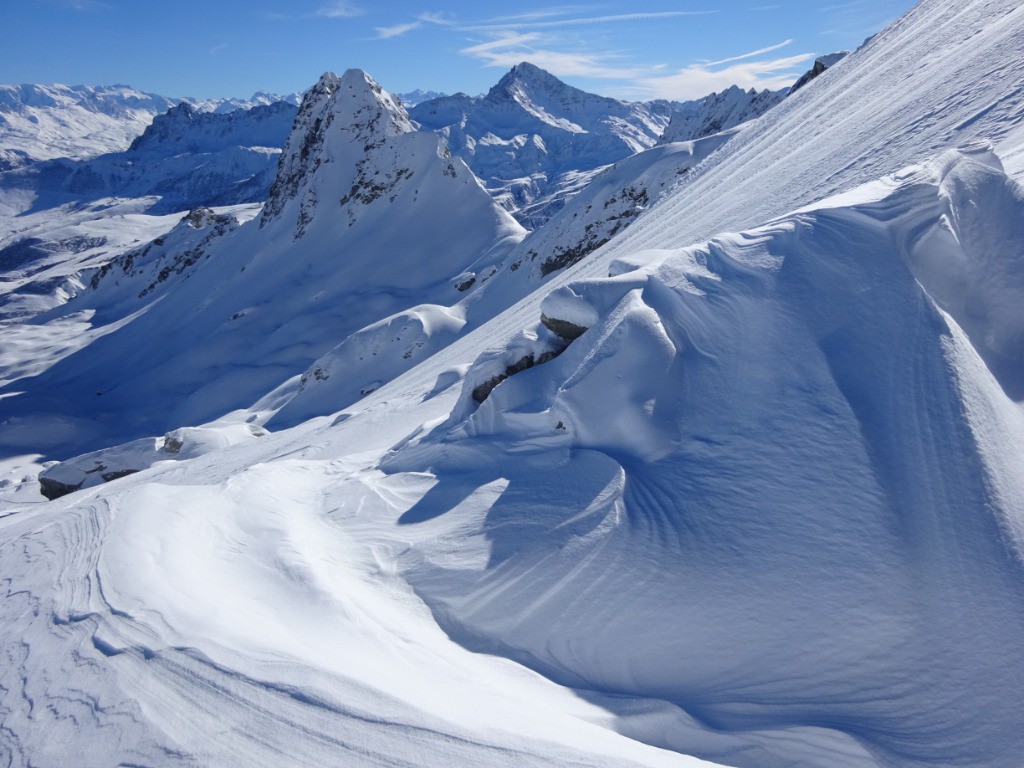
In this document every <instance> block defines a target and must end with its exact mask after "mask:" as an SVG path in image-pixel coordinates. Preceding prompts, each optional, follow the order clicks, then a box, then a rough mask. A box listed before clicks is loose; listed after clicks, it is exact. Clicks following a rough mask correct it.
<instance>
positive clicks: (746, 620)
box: [382, 150, 1024, 766]
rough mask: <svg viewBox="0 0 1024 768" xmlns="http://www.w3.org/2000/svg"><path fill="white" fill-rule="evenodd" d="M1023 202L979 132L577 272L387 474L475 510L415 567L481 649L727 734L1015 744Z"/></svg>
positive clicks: (896, 760) (885, 752)
mask: <svg viewBox="0 0 1024 768" xmlns="http://www.w3.org/2000/svg"><path fill="white" fill-rule="evenodd" d="M1021 222H1024V190H1022V189H1021V187H1020V186H1018V185H1017V184H1015V183H1014V182H1012V181H1011V180H1009V179H1008V178H1007V177H1006V176H1005V175H1004V174H1003V173H1002V169H1001V168H1000V167H999V165H998V161H996V160H995V159H994V158H993V157H992V156H991V155H990V154H988V153H987V152H984V151H980V150H979V151H973V152H972V153H970V154H969V155H964V154H960V153H955V152H953V153H948V154H946V155H944V156H942V157H941V158H939V159H938V160H936V161H935V162H934V163H931V164H928V165H925V166H922V167H915V168H908V169H905V170H903V171H901V172H900V173H899V174H897V175H896V176H894V177H890V178H888V179H885V180H883V181H881V182H879V183H877V184H873V185H870V186H869V187H866V188H862V189H859V190H856V191H854V192H851V193H849V194H847V195H845V196H843V197H842V198H837V199H832V200H826V201H824V202H822V203H820V204H818V205H816V206H814V207H813V208H809V209H806V210H803V211H801V212H798V213H796V214H794V215H791V216H787V217H784V218H782V219H779V220H776V221H775V222H773V223H771V224H770V225H768V226H766V227H763V228H761V229H757V230H752V231H748V232H744V233H740V234H735V235H722V236H719V237H716V238H715V239H714V240H712V241H710V242H708V243H706V244H701V245H698V246H693V247H690V248H686V249H682V250H669V251H665V250H662V251H656V252H650V251H649V252H646V253H637V254H634V255H633V256H632V258H630V259H629V260H625V261H620V262H616V263H613V264H612V265H611V266H610V272H611V273H612V276H611V277H608V278H602V279H590V280H584V281H577V282H569V283H567V284H565V285H564V286H563V287H561V288H559V289H558V290H556V291H554V292H552V293H550V294H549V295H548V296H547V297H546V298H545V299H544V301H543V302H542V304H541V305H540V315H541V317H543V319H544V324H543V326H541V325H540V324H539V323H538V324H536V326H535V329H534V330H532V331H530V332H529V333H528V334H526V335H525V336H522V337H519V338H515V339H513V340H512V341H510V342H509V344H508V346H507V347H506V348H505V349H503V350H500V351H499V352H497V353H487V354H484V355H483V356H481V357H480V358H479V359H478V361H477V362H476V363H475V364H474V366H473V367H472V368H471V369H470V370H469V371H468V373H467V374H466V376H465V384H464V385H463V388H462V393H461V396H460V399H459V401H458V403H457V404H456V406H455V408H454V409H453V411H452V413H451V415H450V417H449V419H448V421H447V422H445V423H443V424H441V425H440V426H438V427H436V428H435V429H434V430H433V431H432V432H430V433H427V434H425V435H424V434H420V435H418V436H414V439H413V440H412V442H410V443H407V444H406V445H404V446H401V447H399V450H398V451H397V452H395V453H393V454H392V455H391V456H389V457H388V458H386V459H385V461H384V463H383V465H382V466H383V468H384V469H385V470H386V471H389V472H397V473H405V472H410V471H411V472H424V471H429V472H430V473H431V474H433V476H434V477H435V478H436V485H435V486H434V487H432V488H431V490H430V492H429V493H427V494H426V495H425V496H423V497H422V498H421V499H420V500H419V501H418V502H417V503H416V504H415V505H413V506H412V507H411V508H409V509H408V511H407V512H405V514H404V516H403V521H404V522H406V523H407V524H410V525H415V524H418V523H426V522H427V521H430V520H432V519H435V518H437V517H438V516H443V515H447V516H450V517H451V518H452V519H449V520H447V523H446V525H448V526H456V527H458V526H466V527H467V528H466V535H464V536H463V537H462V539H461V541H460V542H455V541H452V540H451V539H447V540H444V541H441V540H438V541H437V542H436V543H435V544H433V545H432V544H425V545H423V546H422V547H420V548H418V550H417V551H414V552H412V553H410V554H409V555H408V556H407V557H406V558H405V561H406V567H407V568H408V574H409V578H410V579H411V581H412V583H413V584H414V586H415V588H416V589H417V592H418V593H419V594H421V595H423V596H424V597H425V599H426V600H427V601H428V603H429V604H431V606H432V608H433V610H434V613H435V615H436V616H438V617H439V618H440V619H441V621H442V623H443V624H444V625H445V626H446V627H447V628H448V631H449V632H450V633H451V634H452V635H453V636H456V637H461V638H464V642H467V643H468V644H469V645H470V646H471V647H474V648H476V649H479V650H487V651H491V652H499V653H502V654H504V655H508V656H510V657H512V658H515V659H519V660H522V661H524V662H526V663H529V664H530V665H532V666H534V667H535V668H537V669H540V670H542V671H543V672H544V673H545V674H547V675H548V676H550V677H552V678H553V679H555V680H560V681H564V682H568V683H571V684H574V685H578V686H582V687H585V688H587V689H592V690H600V691H603V692H607V693H615V694H620V695H629V696H649V697H652V698H658V699H665V700H668V701H670V702H673V703H674V704H676V705H678V706H679V707H681V708H682V709H684V710H685V711H686V712H688V713H690V714H692V715H694V716H695V717H697V718H698V719H699V720H700V721H702V722H704V723H709V724H711V725H713V726H714V727H715V728H716V729H718V730H719V731H722V732H730V731H741V730H753V731H756V730H763V729H773V728H793V727H809V726H825V727H827V728H830V729H834V730H837V731H840V732H843V733H845V734H848V735H849V736H852V737H854V738H855V739H856V740H857V741H858V742H860V743H861V744H862V745H863V747H864V748H865V749H866V752H867V753H868V754H870V755H871V756H872V758H871V759H870V760H868V759H867V756H866V755H862V757H861V759H863V760H865V763H861V762H860V760H853V759H851V760H850V762H849V764H855V765H860V764H872V763H875V762H876V761H877V764H880V765H901V766H925V765H937V764H941V765H973V766H979V765H986V766H1011V765H1014V764H1016V763H1017V762H1019V759H1020V755H1021V754H1024V734H1022V732H1021V731H1020V729H1019V728H1017V727H1016V723H1017V720H1018V719H1019V713H1020V711H1021V708H1022V707H1024V639H1022V638H1024V588H1022V578H1024V567H1022V566H1024V513H1022V510H1024V473H1022V472H1021V470H1020V464H1019V457H1020V455H1021V453H1020V451H1021V450H1022V448H1024V418H1022V416H1021V414H1020V411H1019V410H1018V409H1016V408H1014V407H1013V406H1012V404H1011V402H1010V400H1008V399H1007V398H1006V394H1005V393H1006V392H1013V391H1017V392H1018V397H1019V396H1020V395H1019V386H1020V377H1021V375H1022V373H1024V333H1022V330H1024V311H1022V309H1021V308H1022V307H1024V281H1022V280H1020V272H1021V271H1022V270H1024V245H1022V243H1024V238H1022V234H1024V232H1022V231H1021V226H1022V225H1021ZM1011 307H1012V309H1011ZM538 319H540V318H538ZM566 347H567V348H566ZM996 349H998V350H999V351H998V352H996V351H995V350H996ZM563 350H564V351H563ZM527 356H529V359H530V363H529V364H523V363H522V361H523V360H525V359H526V358H527ZM546 358H547V359H549V360H550V361H549V362H544V360H545V359H546ZM552 358H553V359H552ZM985 361H995V364H992V362H989V364H988V366H986V362H985ZM506 376H507V378H506ZM495 379H498V380H497V381H496V382H495ZM486 382H491V386H490V389H489V390H486V389H482V388H481V385H482V384H483V383H486ZM481 400H482V401H483V402H482V404H481V403H480V401H481ZM509 456H515V457H516V459H515V461H514V462H511V463H510V462H509V460H508V457H509ZM399 476H402V475H401V474H400V475H399ZM498 478H502V481H503V483H504V485H503V489H502V492H501V494H500V496H498V497H488V498H483V497H474V496H473V494H474V493H479V491H480V489H482V488H484V487H486V486H488V484H490V483H494V482H496V481H497V479H498ZM823 478H827V481H825V482H823V480H822V479H823ZM569 484H571V485H572V487H571V489H567V486H568V485H569ZM474 498H475V501H474V500H473V499H474ZM455 499H458V500H461V499H469V500H470V501H467V502H464V503H460V504H457V505H455V506H454V507H453V506H452V504H451V500H455ZM570 499H572V501H569V500H570ZM480 540H486V541H487V542H489V547H488V548H487V550H488V557H484V558H482V557H480V556H479V553H478V549H479V543H478V542H479V541H480ZM435 546H436V549H435ZM638 628H642V631H638ZM640 734H642V737H643V738H648V739H652V740H653V742H652V743H655V744H658V745H660V746H668V747H675V748H679V749H682V750H684V751H687V752H691V753H695V754H697V755H699V756H702V757H705V758H708V759H719V760H726V759H731V760H734V761H736V763H737V764H740V765H754V766H760V765H776V764H779V765H782V764H785V765H794V764H808V765H820V764H844V765H845V764H848V763H847V762H845V761H843V760H841V759H839V757H838V754H837V755H834V756H833V759H822V758H821V757H819V758H817V759H809V758H808V756H807V755H803V756H801V755H800V754H799V753H798V752H797V753H790V754H787V749H788V747H787V745H784V744H774V745H773V744H771V743H769V742H764V743H762V744H761V745H760V746H758V747H757V748H754V749H750V750H749V751H747V752H746V753H744V754H742V755H740V754H731V755H730V754H729V753H728V752H727V751H716V750H715V749H714V748H709V746H708V745H706V744H701V741H700V739H696V738H693V736H692V735H687V732H686V729H685V728H684V727H680V728H679V729H678V730H676V731H675V733H674V734H673V733H672V732H671V731H660V732H657V733H652V732H651V731H644V729H643V728H641V729H640ZM804 761H806V763H805V762H804Z"/></svg>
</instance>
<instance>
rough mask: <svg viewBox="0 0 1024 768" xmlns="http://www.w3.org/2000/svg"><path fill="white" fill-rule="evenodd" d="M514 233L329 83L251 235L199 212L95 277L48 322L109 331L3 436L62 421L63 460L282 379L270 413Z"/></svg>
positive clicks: (313, 101)
mask: <svg viewBox="0 0 1024 768" xmlns="http://www.w3.org/2000/svg"><path fill="white" fill-rule="evenodd" d="M193 219H195V221H193ZM523 234H524V232H523V230H522V229H521V228H520V227H519V226H518V225H517V224H516V223H515V221H514V220H513V219H512V218H511V217H509V216H508V215H507V214H505V213H504V212H503V211H502V210H501V209H500V208H498V207H497V206H496V205H495V203H494V202H493V201H492V200H491V198H490V196H489V195H488V194H487V193H486V191H485V190H484V189H483V188H482V187H481V186H480V184H479V182H478V181H477V180H476V178H475V177H474V176H473V174H472V173H471V172H470V171H469V169H468V168H466V166H465V164H464V163H462V161H461V160H458V159H457V158H451V157H450V156H449V155H448V152H447V150H446V148H445V147H444V145H443V143H441V142H440V141H439V139H438V138H437V137H436V136H435V135H433V134H430V133H422V132H417V131H414V130H413V128H412V124H411V123H410V121H409V119H408V116H407V115H406V113H405V112H404V110H403V109H402V108H401V107H400V106H399V105H398V104H397V102H395V100H394V99H393V98H392V97H391V96H390V95H389V94H387V93H386V92H385V91H383V90H382V89H381V88H380V86H378V85H377V84H376V83H375V82H374V81H373V80H372V79H371V78H369V77H368V76H367V75H366V74H365V73H363V72H360V71H356V70H350V71H349V72H346V73H345V75H344V76H342V77H340V78H339V77H338V76H336V75H333V74H327V75H325V76H324V77H323V78H322V79H321V80H320V82H319V83H318V84H317V85H316V86H315V87H314V88H313V89H311V90H310V92H309V93H308V94H307V96H306V98H305V100H304V102H303V106H302V108H301V109H300V110H299V113H298V115H297V117H296V120H295V126H294V129H293V132H292V134H291V136H290V137H289V139H288V141H287V143H286V145H285V150H284V154H283V156H282V158H281V162H280V166H279V170H278V176H277V179H276V181H275V183H274V185H273V188H272V191H271V196H270V200H269V202H268V203H267V205H266V206H265V207H264V209H263V213H262V215H261V216H260V217H259V219H258V220H254V221H252V222H251V223H248V224H245V225H242V226H240V227H237V228H236V227H235V226H234V223H233V222H232V221H230V220H229V221H223V220H220V219H218V218H217V217H212V216H210V215H208V214H205V213H202V212H195V213H194V214H193V215H190V216H189V217H188V219H186V221H185V222H182V223H181V224H179V225H178V228H177V229H176V230H175V231H174V232H172V233H170V234H168V235H166V236H165V237H164V238H161V240H162V242H160V243H157V242H155V241H154V242H153V243H152V244H150V245H148V246H143V247H140V248H139V249H136V250H135V251H133V252H131V253H130V254H128V255H127V256H126V257H124V258H122V259H120V260H119V261H117V262H116V263H114V264H112V265H111V266H110V267H109V268H107V269H104V270H101V271H100V273H97V275H95V289H94V290H89V291H86V292H84V293H82V294H80V295H79V296H78V297H77V298H76V299H75V300H74V301H71V302H69V303H68V304H67V305H66V306H65V307H64V308H63V309H62V310H61V311H60V313H59V314H60V315H61V316H72V315H74V314H75V313H80V312H85V311H89V312H90V313H93V314H92V317H93V320H94V322H96V323H97V325H98V326H100V325H102V326H104V327H106V328H107V329H109V331H110V332H108V333H106V335H104V336H102V337H101V338H99V339H96V341H95V342H94V343H93V344H89V345H87V346H86V347H83V348H81V349H79V350H78V351H76V352H75V353H74V354H72V355H71V356H69V357H66V358H64V359H63V360H61V361H60V362H59V363H57V364H56V365H53V366H52V367H50V368H48V369H47V370H46V371H44V372H42V373H40V374H39V375H38V376H37V377H36V379H35V380H34V382H33V383H32V384H31V385H30V386H28V385H27V386H26V387H25V388H24V389H22V390H18V391H21V392H23V393H24V397H25V398H27V399H22V395H13V396H12V397H10V398H5V399H3V400H0V420H3V419H4V418H7V417H13V418H15V419H16V420H18V421H19V423H30V422H31V420H32V417H31V416H29V414H30V413H35V414H36V416H37V417H39V418H42V416H41V414H50V416H49V417H47V418H51V417H52V418H57V419H61V418H65V419H66V420H67V422H68V424H70V425H71V427H70V428H69V430H67V431H63V432H61V434H60V436H59V437H56V436H55V437H54V441H53V443H52V444H51V445H52V447H53V448H54V450H57V451H60V452H62V453H63V454H64V456H68V455H73V452H77V453H80V452H82V449H83V448H84V447H86V446H88V447H89V448H99V447H103V446H104V445H110V444H113V443H116V442H119V441H121V440H124V439H126V438H128V437H133V438H137V437H141V436H145V435H148V434H162V433H163V432H165V431H167V430H169V429H173V428H175V427H179V426H183V425H194V424H200V423H203V422H205V421H208V420H210V419H213V418H217V417H219V416H221V415H223V414H225V413H227V412H228V411H231V410H234V409H237V408H242V407H246V406H250V405H252V404H253V403H254V402H255V401H256V400H257V399H259V398H260V397H261V396H263V395H264V394H266V393H267V392H269V391H271V390H272V389H274V388H275V387H277V386H278V385H281V384H282V383H284V382H286V381H288V380H291V379H294V381H293V383H291V384H289V385H288V387H286V388H285V390H282V393H281V394H279V395H278V396H277V397H278V399H279V400H280V399H283V398H285V396H286V394H287V393H290V392H292V391H293V390H294V389H295V388H296V387H298V385H299V381H298V379H299V375H300V374H301V373H302V371H303V370H305V369H306V368H307V367H308V366H310V365H311V364H312V363H313V362H314V361H315V360H316V359H317V358H318V357H319V356H321V355H322V354H324V353H325V352H327V351H328V350H329V349H330V348H331V347H333V346H335V345H337V344H339V343H340V342H342V341H343V340H344V339H345V338H346V337H348V336H349V335H350V334H352V333H353V332H355V331H358V330H359V329H360V328H362V327H364V326H366V325H368V324H372V323H374V322H376V321H377V320H381V319H383V318H387V317H389V316H391V315H393V314H395V313H398V312H400V311H403V310H406V309H407V308H409V307H410V306H415V305H416V304H421V303H422V304H439V305H445V304H449V303H454V302H455V301H457V300H458V299H459V298H461V295H460V294H459V292H458V291H457V290H456V287H455V285H454V282H453V279H454V278H455V277H456V276H458V275H460V274H462V273H464V272H465V271H466V270H468V269H471V268H473V266H474V265H475V264H477V263H478V262H479V263H484V264H499V263H501V262H502V260H503V259H504V257H505V255H506V254H507V252H508V250H509V249H510V248H511V247H512V246H514V245H515V244H516V243H517V242H518V241H519V240H520V239H521V238H522V236H523ZM168 328H175V329H177V330H176V332H175V333H174V334H172V335H170V336H169V335H168V333H167V329H168ZM153 339H160V340H161V343H160V344H158V345H154V344H152V343H151V340H153ZM414 362H415V360H410V361H409V362H408V365H410V366H411V365H412V364H413V363H414ZM20 383H21V384H26V382H24V381H22V382H20ZM12 386H17V385H12ZM11 391H12V392H13V391H14V390H11ZM84 392H89V393H91V394H90V395H89V397H90V398H95V399H93V400H89V401H88V403H86V402H83V395H82V393H84ZM99 398H102V399H101V400H100V399H99ZM18 400H20V401H21V402H20V403H17V402H15V401H18ZM29 400H31V401H32V404H31V405H30V404H29V402H28V401H29ZM171 403H173V405H169V404H171ZM101 404H102V405H101ZM58 414H59V415H58ZM3 439H4V438H3V437H2V436H0V441H2V440H3ZM97 441H98V442H97Z"/></svg>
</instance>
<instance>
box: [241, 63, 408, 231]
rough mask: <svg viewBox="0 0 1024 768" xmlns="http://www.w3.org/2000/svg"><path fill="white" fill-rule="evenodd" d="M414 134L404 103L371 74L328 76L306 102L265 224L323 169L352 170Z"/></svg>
mask: <svg viewBox="0 0 1024 768" xmlns="http://www.w3.org/2000/svg"><path fill="white" fill-rule="evenodd" d="M414 130H415V128H414V126H413V124H412V121H411V120H410V119H409V114H408V113H407V112H406V111H405V109H404V108H403V107H402V106H401V104H400V103H399V102H398V100H397V99H396V98H395V97H393V96H392V95H391V94H390V93H388V92H387V91H385V90H384V89H383V88H381V87H380V86H379V85H378V84H377V81H376V80H374V79H373V78H372V77H370V75H368V74H367V73H366V72H363V71H362V70H361V69H349V70H346V72H345V73H344V74H343V75H342V76H341V77H338V75H336V74H335V73H333V72H325V73H324V74H323V75H321V77H320V79H319V80H318V81H317V83H316V85H314V86H313V87H312V88H310V89H309V90H308V91H307V92H306V94H305V96H304V97H303V99H302V106H300V107H299V113H298V115H296V117H295V124H294V126H293V127H292V132H291V135H290V136H289V137H288V141H287V143H286V144H285V148H284V152H283V154H282V155H281V161H280V164H279V166H278V173H277V178H276V179H275V181H274V184H273V186H272V187H271V190H270V199H269V200H268V201H267V205H266V207H265V208H264V209H263V214H262V218H261V224H266V223H267V222H268V221H269V220H270V219H272V218H274V217H276V216H277V215H278V214H280V213H281V211H283V210H284V208H285V207H286V205H287V204H288V202H289V201H290V200H294V199H295V198H296V197H299V196H301V194H302V192H301V190H302V189H303V188H307V187H309V181H310V180H311V179H312V177H313V175H314V174H315V173H316V171H317V169H318V168H320V166H321V165H326V164H330V163H340V164H341V166H345V167H347V166H349V165H351V164H354V163H356V162H358V161H359V160H360V159H361V158H364V157H365V156H366V154H367V153H368V152H369V151H370V150H372V149H376V148H378V147H380V146H382V145H383V144H384V143H385V142H386V141H387V140H388V139H391V138H394V137H396V136H400V135H402V134H405V133H409V132H411V131H414ZM311 189H312V188H309V189H307V192H308V194H307V195H306V196H307V197H309V198H310V200H309V201H306V202H305V203H304V204H303V205H304V206H305V208H308V209H311V208H312V207H314V205H313V198H315V197H316V194H315V193H314V192H312V191H310V190H311ZM301 229H302V226H300V227H299V230H301Z"/></svg>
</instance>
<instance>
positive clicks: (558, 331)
mask: <svg viewBox="0 0 1024 768" xmlns="http://www.w3.org/2000/svg"><path fill="white" fill-rule="evenodd" d="M540 322H541V324H542V325H543V326H544V327H545V328H547V329H548V330H549V331H551V332H552V333H553V334H555V335H556V336H558V337H559V338H561V339H565V340H566V341H567V342H572V341H576V339H578V338H579V337H580V336H582V335H583V334H584V333H586V332H587V329H586V328H584V327H583V326H582V325H576V324H575V323H570V322H569V321H568V320H559V319H558V318H554V317H548V316H547V315H545V314H543V313H542V314H541V316H540Z"/></svg>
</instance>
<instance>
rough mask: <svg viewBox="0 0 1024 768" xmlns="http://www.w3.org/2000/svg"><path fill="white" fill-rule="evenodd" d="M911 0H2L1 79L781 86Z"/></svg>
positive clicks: (277, 88) (245, 86)
mask: <svg viewBox="0 0 1024 768" xmlns="http://www.w3.org/2000/svg"><path fill="white" fill-rule="evenodd" d="M912 5H913V2H912V0H742V1H741V0H681V1H676V2H671V1H669V0H648V1H646V2H630V3H624V2H602V3H574V4H565V5H551V4H545V3H543V2H531V1H530V0H517V2H515V3H502V4H498V3H480V2H468V0H439V1H438V2H430V0H424V2H419V1H413V0H289V1H287V2H286V1H285V0H206V1H205V2H196V1H195V0H173V1H172V2H158V1H157V0H0V13H2V18H3V30H4V34H3V36H2V44H0V82H2V83H25V82H43V83H49V82H63V83H69V84H78V83H86V84H93V85H99V84H113V83H126V84H129V85H133V86H135V87H137V88H140V89H143V90H147V91H153V92H156V93H161V94H164V95H167V96H195V97H200V98H205V97H216V96H248V95H250V94H252V93H253V92H254V91H256V90H268V91H274V92H278V93H288V92H292V91H301V90H304V89H305V88H307V87H309V86H310V85H311V84H312V83H313V82H314V81H315V80H316V78H317V77H318V76H319V75H320V73H321V72H323V71H324V70H328V69H330V70H334V71H338V72H341V71H343V70H345V69H347V68H349V67H360V68H362V69H365V70H366V71H368V72H369V73H370V74H371V75H373V76H374V77H375V78H376V79H377V80H378V81H379V82H380V83H381V84H382V85H383V86H384V87H385V88H387V89H388V90H391V91H396V92H403V91H409V90H412V89H414V88H424V89H432V90H440V91H445V92H449V93H451V92H455V91H465V92H467V93H471V94H476V93H481V92H483V91H486V90H487V88H489V87H490V86H491V85H493V84H494V83H495V82H496V81H497V80H498V78H499V77H500V76H501V74H502V73H503V72H504V70H506V69H508V68H509V67H511V66H512V65H513V64H514V63H516V62H518V61H522V60H527V61H532V62H533V63H535V64H537V65H538V66H541V67H543V68H545V69H547V70H549V71H551V72H553V73H554V74H556V75H558V76H559V77H561V78H562V79H564V80H565V81H566V82H569V83H571V84H573V85H576V86H578V87H581V88H584V89H585V90H589V91H592V92H595V93H603V94H608V95H611V96H617V97H620V98H633V99H641V98H655V97H662V98H677V99H686V98H696V97H699V96H703V95H705V94H707V93H709V92H711V91H714V90H721V89H722V88H724V87H726V86H728V85H730V84H732V83H737V84H739V85H741V86H743V87H757V88H763V87H769V88H778V87H782V86H783V85H786V84H788V83H789V82H791V81H792V79H793V78H794V76H795V75H797V74H799V73H800V72H802V71H803V70H805V69H806V68H807V67H808V65H809V64H810V62H811V61H812V60H813V57H814V55H816V54H821V53H828V52H830V51H834V50H841V49H845V48H851V47H856V46H857V45H858V44H859V43H860V42H861V41H862V40H863V39H864V38H865V37H867V36H868V35H871V34H873V33H875V32H877V31H878V30H879V29H881V28H882V27H883V26H884V25H885V24H887V23H888V22H889V21H891V20H893V19H894V18H896V17H897V16H899V15H900V14H901V13H903V12H904V11H906V10H907V9H909V8H910V7H911V6H912Z"/></svg>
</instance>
